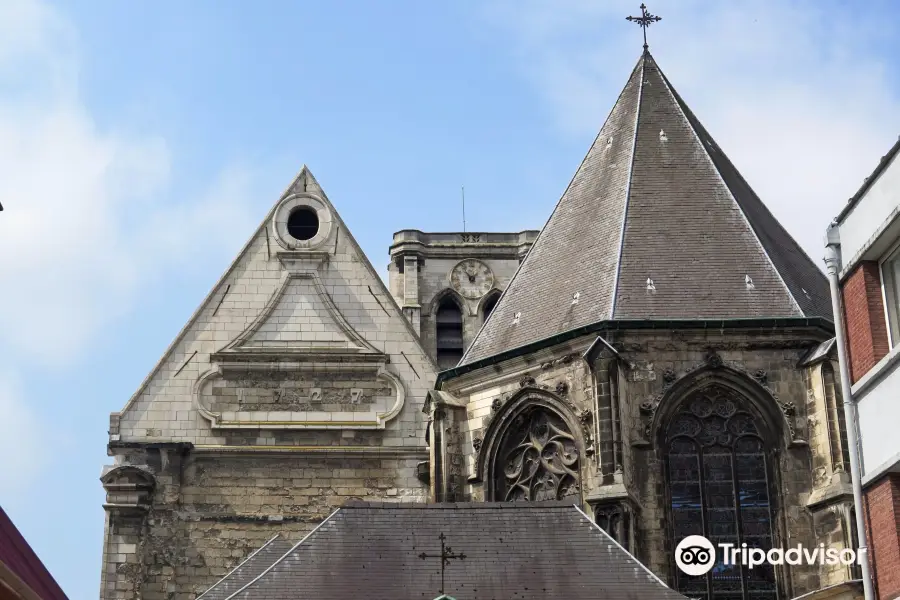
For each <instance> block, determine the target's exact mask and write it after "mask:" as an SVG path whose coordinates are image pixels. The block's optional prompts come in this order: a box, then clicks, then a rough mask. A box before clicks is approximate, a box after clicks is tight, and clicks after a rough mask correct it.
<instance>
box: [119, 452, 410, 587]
mask: <svg viewBox="0 0 900 600" xmlns="http://www.w3.org/2000/svg"><path fill="white" fill-rule="evenodd" d="M135 458H138V457H137V456H135V455H134V454H132V455H131V456H129V457H127V458H125V459H126V460H134V459H135ZM140 458H142V459H143V460H139V461H138V462H142V463H145V464H144V465H142V468H144V469H152V467H150V466H148V465H147V464H146V463H153V462H154V461H153V460H152V459H151V460H147V458H146V457H140ZM421 460H422V457H417V456H409V457H405V458H404V457H397V456H393V457H392V456H371V455H370V456H348V455H346V454H345V455H343V456H341V455H340V454H337V455H334V456H332V455H328V454H326V453H321V454H312V453H303V452H284V453H280V454H276V453H270V454H268V455H266V454H261V455H248V454H245V455H234V454H227V453H225V454H223V453H197V452H191V451H188V452H187V453H186V454H185V455H184V457H183V459H182V460H178V461H169V462H168V464H167V465H166V466H162V464H160V463H158V464H157V466H156V469H153V473H152V475H153V477H154V478H155V480H156V486H155V489H154V491H153V494H152V497H151V498H149V503H148V507H147V510H146V511H144V512H142V513H139V512H132V513H130V514H127V513H122V512H119V511H117V510H111V511H110V512H109V515H108V525H107V532H106V538H107V539H106V545H107V552H106V554H105V556H106V564H105V565H104V577H103V579H104V581H103V589H102V591H101V598H102V599H103V600H132V599H134V598H141V599H143V600H193V598H195V597H196V595H197V594H199V593H201V592H203V591H204V590H206V589H207V588H208V587H210V586H211V585H212V584H214V583H215V582H216V581H218V580H219V579H220V578H221V577H223V576H224V575H225V574H226V573H228V571H230V570H231V569H232V568H234V567H235V566H236V565H237V564H238V563H240V562H241V561H242V560H244V559H245V558H246V557H247V556H248V555H249V554H250V553H251V552H253V551H254V550H256V549H257V548H259V547H260V546H262V545H263V544H264V543H265V542H266V541H267V540H269V539H271V538H272V537H273V536H274V535H275V534H277V533H280V534H282V535H283V536H284V537H286V538H287V539H288V541H290V542H294V543H296V542H298V541H300V539H301V538H302V537H303V536H304V535H305V534H306V533H308V532H309V531H310V530H311V529H312V528H313V527H315V525H316V524H318V523H319V522H321V521H322V520H323V519H325V518H326V517H327V516H328V515H329V514H331V513H332V512H333V511H334V510H335V509H336V508H338V507H339V506H341V505H342V504H343V503H344V502H345V501H347V500H348V499H351V498H357V499H365V500H369V499H371V500H378V501H385V502H394V501H395V502H424V501H425V497H426V495H427V491H428V488H427V486H426V485H425V484H424V483H423V482H421V481H419V480H418V479H417V478H416V464H417V463H418V462H420V461H421Z"/></svg>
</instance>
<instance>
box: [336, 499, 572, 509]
mask: <svg viewBox="0 0 900 600" xmlns="http://www.w3.org/2000/svg"><path fill="white" fill-rule="evenodd" d="M573 506H576V505H575V504H573V503H572V502H571V501H568V500H542V501H531V502H513V501H507V502H478V501H472V502H379V501H366V500H351V501H348V502H346V503H344V504H343V505H342V506H341V508H344V509H348V510H352V509H378V510H398V509H410V510H458V509H476V510H498V509H503V510H509V509H511V508H514V509H516V510H521V509H548V508H565V509H569V508H572V507H573Z"/></svg>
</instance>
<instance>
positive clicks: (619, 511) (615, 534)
mask: <svg viewBox="0 0 900 600" xmlns="http://www.w3.org/2000/svg"><path fill="white" fill-rule="evenodd" d="M594 521H595V522H596V523H597V525H599V526H600V528H601V529H603V531H605V532H606V533H608V534H609V537H611V538H612V539H614V540H615V541H617V542H618V543H619V545H621V546H622V547H623V548H625V549H626V550H629V549H630V545H631V541H630V540H631V515H630V512H629V511H628V510H626V509H625V508H624V507H623V506H622V505H621V504H612V505H609V504H600V505H598V506H596V507H595V509H594Z"/></svg>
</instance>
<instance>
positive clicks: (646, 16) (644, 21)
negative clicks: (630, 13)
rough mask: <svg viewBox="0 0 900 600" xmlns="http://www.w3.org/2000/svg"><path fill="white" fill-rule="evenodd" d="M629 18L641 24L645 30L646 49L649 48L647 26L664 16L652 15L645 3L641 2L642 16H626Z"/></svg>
mask: <svg viewBox="0 0 900 600" xmlns="http://www.w3.org/2000/svg"><path fill="white" fill-rule="evenodd" d="M625 18H626V19H627V20H629V21H631V22H632V23H637V24H638V25H640V27H641V29H642V30H643V32H644V50H646V49H647V28H648V27H650V24H651V23H656V22H657V21H661V20H662V17H657V16H656V15H651V14H650V13H649V12H648V11H647V6H646V5H644V4H643V3H642V4H641V16H639V17H625Z"/></svg>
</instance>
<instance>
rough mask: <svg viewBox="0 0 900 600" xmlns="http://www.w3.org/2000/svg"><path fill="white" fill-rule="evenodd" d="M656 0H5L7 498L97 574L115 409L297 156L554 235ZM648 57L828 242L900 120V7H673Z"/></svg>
mask: <svg viewBox="0 0 900 600" xmlns="http://www.w3.org/2000/svg"><path fill="white" fill-rule="evenodd" d="M638 4H639V2H620V1H618V0H616V1H606V0H604V1H603V2H598V0H552V1H551V0H481V1H477V2H476V1H475V0H460V1H458V2H443V3H434V2H428V3H424V2H420V1H414V0H395V1H393V2H377V3H376V2H363V1H362V0H356V1H350V0H333V1H331V2H275V1H269V2H260V3H248V2H242V1H238V0H222V1H220V2H212V1H198V2H192V3H188V2H175V1H167V0H155V1H154V2H127V3H125V2H117V1H113V0H70V1H67V2H59V3H48V2H44V1H41V0H0V203H2V204H3V206H4V208H5V210H4V212H2V213H0V414H2V415H3V423H4V424H5V425H6V426H5V427H4V428H3V429H4V432H3V435H2V436H0V457H2V459H0V460H2V463H0V505H2V506H3V507H4V509H6V510H7V512H8V513H9V514H10V515H11V517H12V518H13V519H14V521H15V522H16V523H17V525H18V526H19V528H20V529H21V530H22V531H23V533H24V534H25V536H26V537H27V538H28V540H29V541H30V542H31V543H32V545H33V547H34V548H35V549H36V551H37V552H38V554H39V555H40V556H41V557H42V559H43V560H44V561H45V563H46V564H47V565H48V567H49V568H50V570H51V572H52V573H53V574H54V575H55V576H56V578H57V579H58V581H59V582H60V583H61V585H62V586H63V588H64V589H65V590H66V591H67V593H68V594H69V595H70V597H71V598H73V600H74V599H81V598H94V597H96V595H97V590H98V586H99V580H100V555H101V546H102V537H103V518H104V514H103V509H102V507H101V504H102V502H103V493H102V489H101V486H100V483H99V481H98V477H99V475H100V469H101V467H102V465H103V464H105V463H106V462H108V460H109V459H108V458H107V457H106V455H105V444H106V441H107V436H106V428H107V424H108V415H109V413H110V412H112V411H117V410H119V409H120V408H121V407H122V406H123V405H124V403H125V402H126V401H127V399H128V398H129V396H130V395H131V394H132V393H133V392H134V390H135V389H136V388H137V386H138V385H139V383H140V382H141V380H142V379H143V378H144V377H145V376H146V374H147V372H148V371H149V369H150V368H151V367H152V365H153V364H154V363H155V362H156V360H157V359H158V358H159V356H160V355H161V353H162V352H163V350H164V349H165V347H166V346H167V345H168V344H169V342H170V341H171V339H172V338H173V337H174V335H175V334H176V333H177V332H178V330H179V329H180V328H181V326H182V325H183V324H184V322H185V321H186V320H187V318H188V317H189V315H190V314H191V313H192V312H193V310H194V309H195V308H196V306H197V304H198V303H199V302H200V301H201V299H202V298H203V297H204V295H205V294H206V292H207V291H208V290H209V288H210V287H211V286H212V285H213V284H214V283H215V281H216V280H217V279H218V277H219V275H220V274H221V273H222V272H223V271H224V270H225V268H226V267H227V265H228V263H229V261H230V260H231V259H232V258H233V257H234V255H235V254H236V253H237V251H238V250H239V249H240V247H241V246H242V245H243V244H244V242H245V241H246V239H247V237H248V236H249V235H250V233H251V232H252V231H253V230H254V228H255V227H256V226H257V225H258V223H259V221H260V220H261V219H262V218H263V216H264V214H265V213H266V211H267V210H268V209H269V207H270V206H271V205H272V204H273V203H274V202H275V201H276V200H277V198H278V196H279V194H280V193H281V191H282V189H283V188H284V187H285V186H286V185H287V184H288V183H289V182H290V181H291V179H292V178H293V176H294V175H295V174H296V172H297V171H298V170H299V169H300V166H301V165H302V164H304V163H306V164H308V165H309V166H310V168H311V169H312V171H313V173H314V174H315V175H316V177H317V179H318V180H319V182H320V183H321V184H322V186H323V187H324V189H325V191H326V193H327V194H328V195H329V198H330V199H331V200H332V201H333V203H334V204H335V206H336V207H337V209H338V210H339V211H340V212H341V214H342V216H343V218H344V220H345V221H346V223H347V225H348V226H349V227H350V228H351V229H352V231H353V233H354V235H355V237H356V238H357V239H358V240H359V242H360V244H361V245H362V247H363V249H364V250H365V251H366V252H367V254H368V255H369V257H370V260H371V261H372V262H373V263H374V264H375V266H376V267H377V268H378V269H379V270H380V271H381V272H382V273H385V267H386V264H387V258H388V256H387V248H388V245H389V243H390V240H391V234H392V233H393V232H394V231H396V230H398V229H403V228H417V229H422V230H437V231H442V230H444V231H446V230H458V229H460V228H461V225H462V214H461V208H460V186H462V185H465V187H466V199H467V207H466V208H467V210H466V213H467V220H468V228H469V229H470V230H507V231H518V230H521V229H525V228H538V227H540V226H541V225H542V224H543V221H544V220H545V219H546V217H547V216H549V213H550V211H551V209H552V207H553V205H554V204H555V202H556V200H557V199H558V197H559V195H560V194H561V193H562V191H563V190H564V188H565V186H566V184H567V183H568V180H569V178H570V177H571V175H572V173H573V172H574V170H575V169H576V167H577V166H578V163H579V162H580V160H581V158H582V157H583V155H584V153H585V152H586V151H587V148H588V147H589V145H590V143H591V141H592V139H593V137H594V135H596V132H597V130H598V129H599V127H600V125H601V124H602V123H603V120H604V119H605V118H606V114H607V113H608V111H609V110H610V108H611V107H612V104H613V102H614V101H615V98H616V96H617V95H618V93H619V91H620V89H621V87H622V85H623V84H624V82H625V80H626V78H627V76H628V74H629V73H630V71H631V69H632V67H633V66H634V63H635V62H636V60H637V59H638V56H639V54H640V50H641V38H640V31H639V29H638V28H637V27H636V26H634V25H633V24H630V23H627V22H626V21H625V20H624V17H625V16H626V15H629V14H636V13H637V11H638V9H637V5H638ZM650 8H651V10H652V11H653V12H655V13H658V14H660V15H662V16H663V21H662V22H660V23H659V24H657V25H654V26H653V28H651V30H650V32H649V37H650V44H651V51H652V52H653V53H654V56H655V57H656V59H657V61H658V62H659V64H660V65H661V67H662V68H663V69H664V70H665V72H666V74H667V75H668V77H669V79H670V80H671V81H672V82H673V84H674V85H675V87H676V88H677V89H678V90H679V92H680V93H681V94H682V96H684V97H685V99H686V101H687V102H688V103H689V104H690V105H691V106H692V108H693V109H694V112H695V113H697V115H698V116H699V118H700V119H701V120H702V121H703V122H704V124H705V125H706V126H707V128H708V129H709V130H710V132H711V133H712V135H713V136H715V138H716V140H717V142H718V143H719V145H720V146H721V147H722V148H723V149H724V150H725V151H726V152H727V153H728V154H729V156H730V157H731V158H732V159H733V160H734V162H735V163H736V164H737V165H738V167H739V168H740V169H741V171H742V172H743V174H744V175H745V176H746V177H747V179H748V180H749V181H750V183H751V185H753V186H754V188H755V189H756V191H757V192H758V193H759V194H760V196H762V198H763V199H764V200H765V201H766V202H767V203H768V205H769V206H770V208H771V209H772V210H773V212H774V213H775V214H776V216H777V217H779V218H780V219H781V220H782V222H783V223H784V224H785V225H786V226H787V228H788V229H789V230H790V231H791V233H792V234H794V235H795V237H796V238H797V239H798V240H799V241H800V243H801V244H802V245H803V246H804V247H805V248H806V249H807V251H808V252H809V253H810V254H811V255H812V256H813V258H814V259H816V260H819V258H820V257H821V255H822V251H821V237H822V233H823V231H824V228H825V227H826V225H827V224H828V222H829V220H830V219H831V217H832V216H834V215H835V214H837V212H838V211H839V209H840V207H841V206H842V205H843V203H844V202H846V200H847V198H848V197H849V196H851V195H852V194H853V192H854V191H855V190H856V188H857V187H858V186H859V185H860V184H861V183H862V179H863V178H864V177H865V176H867V175H868V174H869V172H870V171H871V170H872V168H874V166H875V164H876V163H877V161H878V159H879V157H880V156H881V155H882V154H884V152H886V151H887V149H888V148H889V147H890V145H891V144H892V143H893V142H894V140H895V139H896V137H897V135H898V134H900V70H898V68H900V64H898V63H900V59H897V58H893V57H900V48H898V47H897V42H896V41H894V40H897V39H900V36H897V31H896V27H897V23H900V19H898V16H900V15H898V14H897V13H898V8H897V7H896V5H891V3H889V2H886V1H885V2H883V3H881V4H879V3H878V2H875V3H869V4H867V5H866V8H865V10H864V11H861V10H859V9H857V8H856V7H855V6H854V3H850V2H839V1H837V0H823V1H816V2H813V1H812V0H808V1H804V0H754V1H752V2H751V1H749V0H748V1H746V2H745V1H735V2H728V3H720V2H701V1H699V0H679V1H678V2H677V3H676V2H674V1H673V0H668V1H663V0H660V1H659V2H654V3H653V4H652V5H651V7H650Z"/></svg>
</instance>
